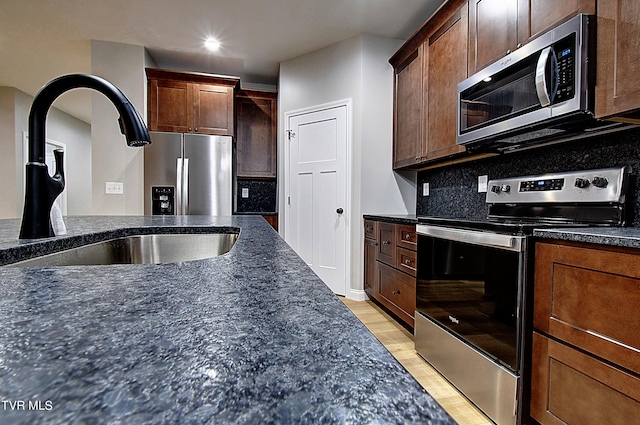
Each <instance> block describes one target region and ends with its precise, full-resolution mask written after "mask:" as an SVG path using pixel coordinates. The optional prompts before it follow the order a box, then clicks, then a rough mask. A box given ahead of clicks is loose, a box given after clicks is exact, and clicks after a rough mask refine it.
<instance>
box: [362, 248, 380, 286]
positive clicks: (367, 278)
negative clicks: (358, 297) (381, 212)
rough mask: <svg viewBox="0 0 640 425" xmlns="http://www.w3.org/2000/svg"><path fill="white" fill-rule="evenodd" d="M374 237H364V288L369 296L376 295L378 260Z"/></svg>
mask: <svg viewBox="0 0 640 425" xmlns="http://www.w3.org/2000/svg"><path fill="white" fill-rule="evenodd" d="M376 251H377V244H376V240H375V239H369V238H365V239H364V290H365V292H366V293H367V295H369V297H371V298H377V297H378V262H377V261H376Z"/></svg>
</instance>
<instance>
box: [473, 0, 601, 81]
mask: <svg viewBox="0 0 640 425" xmlns="http://www.w3.org/2000/svg"><path fill="white" fill-rule="evenodd" d="M579 13H587V14H595V13H596V0H563V1H557V0H470V1H469V75H472V74H474V73H475V72H477V71H479V70H481V69H482V68H484V67H486V66H487V65H490V64H492V63H493V62H495V61H497V60H498V59H500V58H502V57H504V56H506V55H508V54H509V53H510V52H512V51H514V50H515V49H517V48H519V47H521V46H522V45H524V44H526V43H528V42H529V41H531V40H533V39H534V38H536V37H538V36H540V35H542V34H544V33H546V32H547V31H549V30H551V29H553V28H554V27H556V26H557V25H559V24H561V23H562V22H565V21H567V20H569V19H571V18H572V17H574V16H576V15H578V14H579Z"/></svg>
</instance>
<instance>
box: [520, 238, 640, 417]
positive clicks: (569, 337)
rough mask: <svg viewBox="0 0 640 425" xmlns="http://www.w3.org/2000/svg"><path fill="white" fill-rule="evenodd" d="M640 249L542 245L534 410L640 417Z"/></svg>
mask: <svg viewBox="0 0 640 425" xmlns="http://www.w3.org/2000/svg"><path fill="white" fill-rule="evenodd" d="M638 265H640V250H634V249H623V248H612V247H604V246H597V245H586V244H570V243H538V244H536V260H535V283H534V319H533V327H534V333H533V344H532V345H533V349H532V352H533V354H532V377H531V382H532V385H531V404H530V406H531V416H532V417H533V418H534V419H535V420H537V421H538V422H540V423H541V424H543V425H545V424H580V425H591V424H593V425H599V424H607V425H617V424H620V425H623V424H625V425H626V424H631V423H640V422H639V421H640V315H638V311H640V267H639V266H638Z"/></svg>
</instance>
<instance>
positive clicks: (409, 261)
mask: <svg viewBox="0 0 640 425" xmlns="http://www.w3.org/2000/svg"><path fill="white" fill-rule="evenodd" d="M404 263H405V264H406V265H407V266H408V265H409V264H411V260H409V259H408V258H407V259H406V260H404Z"/></svg>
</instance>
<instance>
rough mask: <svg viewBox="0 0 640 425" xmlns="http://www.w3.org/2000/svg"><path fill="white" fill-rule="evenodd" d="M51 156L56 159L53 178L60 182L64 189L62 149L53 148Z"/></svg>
mask: <svg viewBox="0 0 640 425" xmlns="http://www.w3.org/2000/svg"><path fill="white" fill-rule="evenodd" d="M53 157H54V158H55V159H56V172H55V174H54V175H53V179H54V180H56V181H59V182H61V183H62V188H63V189H64V151H63V150H62V149H55V150H54V151H53Z"/></svg>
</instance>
